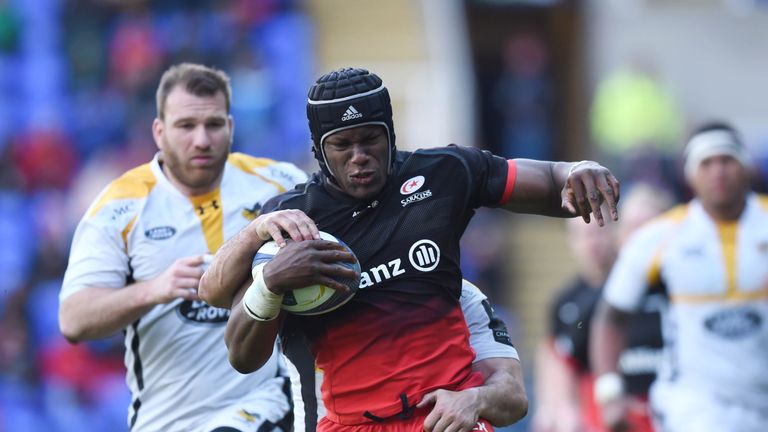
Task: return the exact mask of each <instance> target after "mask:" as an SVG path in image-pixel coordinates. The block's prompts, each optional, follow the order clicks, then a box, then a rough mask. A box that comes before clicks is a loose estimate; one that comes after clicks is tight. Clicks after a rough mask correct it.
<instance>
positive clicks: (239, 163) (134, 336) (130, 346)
mask: <svg viewBox="0 0 768 432" xmlns="http://www.w3.org/2000/svg"><path fill="white" fill-rule="evenodd" d="M305 180H306V174H304V172H303V171H301V170H299V169H298V168H297V167H295V166H294V165H292V164H288V163H278V162H275V161H272V160H268V159H258V158H253V157H250V156H246V155H244V154H239V153H233V154H230V156H229V158H228V160H227V163H226V166H225V168H224V174H223V177H222V181H221V185H220V187H219V188H217V189H216V190H214V191H212V192H210V193H208V194H205V195H202V196H196V197H188V196H185V195H183V194H182V193H180V192H179V191H178V190H177V189H176V188H175V187H174V186H173V185H172V184H171V183H170V182H169V181H168V179H167V178H166V177H165V176H164V174H163V172H162V169H161V167H160V164H159V162H158V156H155V158H154V160H152V161H151V162H150V163H148V164H145V165H141V166H139V167H137V168H134V169H132V170H130V171H128V172H126V173H125V174H124V175H123V176H121V177H120V178H118V179H117V180H115V181H113V182H112V183H111V184H110V185H108V186H107V187H106V189H105V190H104V191H103V192H102V193H101V194H100V195H99V197H98V198H97V199H96V201H95V202H94V203H93V204H92V205H91V207H90V208H89V209H88V211H87V213H86V214H85V216H84V217H83V219H82V220H81V221H80V224H79V225H78V227H77V230H76V232H75V236H74V239H73V244H72V251H71V254H70V261H69V266H68V268H67V272H66V275H65V277H64V284H63V287H62V291H61V294H60V299H61V300H63V299H65V298H66V297H68V296H70V295H71V294H73V293H75V292H77V291H79V290H81V289H83V288H85V287H89V286H100V287H114V288H120V287H124V286H126V284H128V283H130V281H134V280H135V281H145V280H149V279H153V278H155V277H157V276H158V275H160V274H161V273H162V272H163V271H164V270H165V269H167V268H168V267H169V266H170V265H171V264H172V263H173V262H174V261H176V260H177V259H179V258H182V257H188V256H192V255H199V254H204V253H214V252H216V250H217V249H218V248H219V246H221V244H222V243H223V242H224V240H225V239H228V238H230V237H232V236H233V235H235V234H236V233H237V232H238V231H240V230H241V229H242V228H243V227H245V226H246V225H247V224H248V223H249V222H250V221H251V220H253V219H254V218H255V217H256V216H257V215H258V213H259V209H260V208H261V205H262V204H263V203H264V202H265V201H267V200H268V199H269V198H271V197H273V196H274V195H276V194H278V193H280V192H283V191H285V190H287V189H291V188H293V186H294V185H295V184H297V183H301V182H304V181H305ZM228 317H229V311H228V310H226V309H218V308H213V307H211V306H209V305H207V304H205V303H204V302H201V301H188V300H182V299H178V300H175V301H173V302H171V303H168V304H164V305H158V306H155V307H154V308H152V309H151V310H150V311H149V312H147V313H146V314H145V315H144V316H142V317H141V318H140V319H139V320H138V321H136V322H134V323H133V324H132V325H131V326H130V327H128V328H126V334H125V348H126V354H125V366H126V369H127V380H126V381H127V383H128V387H129V388H130V390H131V393H132V398H133V403H132V405H131V407H130V409H129V414H128V422H129V425H130V426H131V429H132V430H134V431H138V430H151V431H160V430H162V431H171V430H178V431H191V430H198V429H199V428H201V427H202V425H203V424H205V423H206V421H208V420H210V419H211V418H212V417H213V416H214V415H215V414H216V413H217V412H219V411H221V410H226V409H230V408H231V407H233V406H235V407H236V406H237V404H238V403H239V401H240V400H242V401H249V400H250V401H252V400H253V394H254V392H258V391H262V390H263V391H265V393H270V392H271V393H276V395H277V396H273V397H271V398H268V400H271V401H274V404H275V407H276V408H275V409H273V410H272V411H269V410H266V411H265V412H264V413H261V414H259V413H258V412H257V413H254V411H255V408H252V407H250V408H249V407H248V406H243V407H240V408H242V409H244V410H245V411H243V413H242V414H241V416H242V420H243V421H244V422H246V423H247V422H249V421H252V420H254V418H255V417H256V418H258V417H259V416H273V417H276V418H270V419H268V421H269V422H272V423H276V422H278V421H280V420H281V417H282V416H285V415H286V413H288V412H289V411H290V398H289V397H288V395H287V394H286V392H287V391H288V389H289V387H290V385H289V383H288V382H287V376H288V375H287V371H286V370H285V364H284V360H283V358H282V355H280V354H276V353H275V354H273V355H272V358H270V360H269V361H268V362H267V363H266V364H265V365H264V367H262V368H261V369H260V370H258V371H257V372H255V373H253V374H249V375H241V374H239V373H238V372H236V371H235V370H234V369H232V367H231V366H230V364H229V362H228V360H227V348H226V346H225V344H224V329H225V324H226V321H227V318H228ZM249 395H250V396H249ZM262 402H263V400H262ZM243 403H245V402H243ZM257 405H258V404H257ZM285 407H288V409H287V410H286V409H285ZM278 408H279V409H278ZM253 414H256V415H253Z"/></svg>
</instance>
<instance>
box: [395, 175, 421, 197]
mask: <svg viewBox="0 0 768 432" xmlns="http://www.w3.org/2000/svg"><path fill="white" fill-rule="evenodd" d="M422 186H424V176H416V177H414V178H412V179H408V180H406V181H405V183H403V185H402V186H400V193H401V194H403V195H410V194H412V193H414V192H416V191H417V190H419V189H420V188H421V187H422Z"/></svg>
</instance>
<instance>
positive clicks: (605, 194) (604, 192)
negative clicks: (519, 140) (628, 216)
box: [504, 159, 619, 226]
mask: <svg viewBox="0 0 768 432" xmlns="http://www.w3.org/2000/svg"><path fill="white" fill-rule="evenodd" d="M515 165H516V171H515V172H516V175H515V186H514V190H513V192H512V196H511V197H510V199H509V201H508V202H507V203H506V204H505V205H504V208H505V209H507V210H510V211H514V212H518V213H535V214H543V215H548V216H558V217H573V216H581V217H582V218H584V221H585V222H587V223H589V222H590V220H591V216H590V213H591V214H593V215H594V217H595V219H597V223H598V224H600V225H601V226H602V225H603V224H604V219H603V214H602V212H601V209H600V207H601V205H602V204H603V203H606V204H607V205H608V209H609V211H610V213H611V218H612V219H613V220H616V219H618V217H619V216H618V211H617V209H616V205H617V203H618V201H619V181H618V180H616V177H614V176H613V174H611V172H610V171H609V170H608V169H607V168H605V167H603V166H602V165H600V164H598V163H597V162H593V161H581V162H546V161H538V160H532V159H515Z"/></svg>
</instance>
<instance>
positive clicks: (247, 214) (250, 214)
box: [240, 203, 261, 221]
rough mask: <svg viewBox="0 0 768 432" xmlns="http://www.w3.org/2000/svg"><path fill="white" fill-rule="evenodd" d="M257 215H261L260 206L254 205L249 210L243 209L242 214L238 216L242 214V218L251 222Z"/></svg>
mask: <svg viewBox="0 0 768 432" xmlns="http://www.w3.org/2000/svg"><path fill="white" fill-rule="evenodd" d="M259 213H261V204H260V203H255V204H254V205H253V207H251V208H248V207H246V208H244V209H243V211H242V213H240V214H242V215H243V217H244V218H246V219H248V220H249V221H252V220H254V219H256V218H257V217H258V216H259Z"/></svg>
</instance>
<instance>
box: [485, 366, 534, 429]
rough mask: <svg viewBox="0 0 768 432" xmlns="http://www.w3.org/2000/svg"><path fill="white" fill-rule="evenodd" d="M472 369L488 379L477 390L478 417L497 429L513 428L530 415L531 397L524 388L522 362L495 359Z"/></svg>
mask: <svg viewBox="0 0 768 432" xmlns="http://www.w3.org/2000/svg"><path fill="white" fill-rule="evenodd" d="M478 363H484V364H480V365H478V364H475V365H473V368H474V369H475V370H479V371H480V372H481V373H482V374H483V375H484V376H485V383H484V384H483V385H482V386H479V387H476V388H475V389H473V390H475V391H477V396H478V402H479V404H478V406H479V409H478V415H479V416H480V417H481V418H483V419H486V420H488V421H489V422H491V424H493V425H494V426H506V425H510V424H512V423H514V422H516V421H518V420H520V419H522V418H523V417H525V415H526V413H527V412H528V397H527V396H526V393H525V386H524V385H523V373H522V368H521V367H520V362H519V361H517V360H515V359H507V358H492V359H486V360H483V361H481V362H478Z"/></svg>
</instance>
